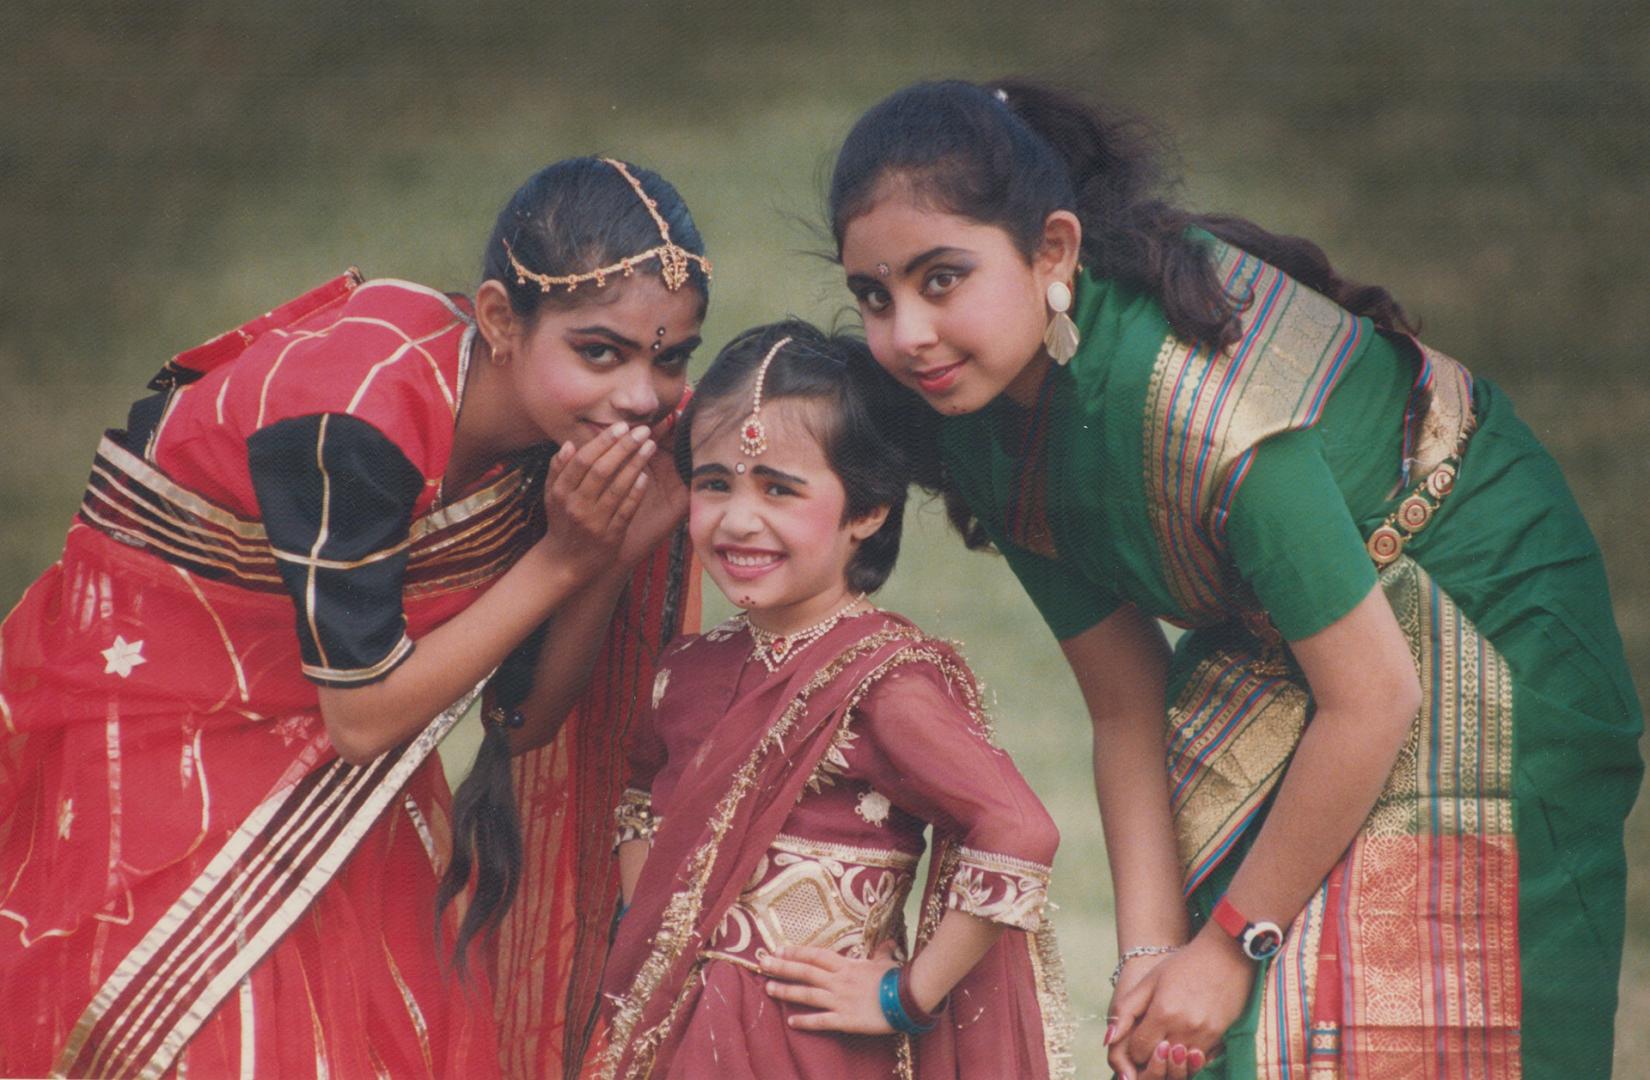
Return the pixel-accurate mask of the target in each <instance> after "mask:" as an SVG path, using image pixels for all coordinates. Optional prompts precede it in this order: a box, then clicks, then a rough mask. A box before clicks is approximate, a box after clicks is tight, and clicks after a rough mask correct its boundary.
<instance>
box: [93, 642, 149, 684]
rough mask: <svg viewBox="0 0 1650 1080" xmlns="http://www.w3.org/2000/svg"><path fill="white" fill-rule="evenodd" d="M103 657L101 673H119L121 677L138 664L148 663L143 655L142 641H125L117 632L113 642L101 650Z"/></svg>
mask: <svg viewBox="0 0 1650 1080" xmlns="http://www.w3.org/2000/svg"><path fill="white" fill-rule="evenodd" d="M103 659H104V665H103V674H105V675H119V676H120V677H121V678H123V679H124V678H126V677H128V676H130V675H131V674H132V669H133V668H135V667H137V666H138V665H139V664H146V663H148V661H147V660H146V659H144V656H143V642H141V641H127V640H126V639H125V638H124V637H121V636H120V635H119V634H116V635H115V643H114V644H113V645H111V646H109V647H108V648H107V649H104V650H103Z"/></svg>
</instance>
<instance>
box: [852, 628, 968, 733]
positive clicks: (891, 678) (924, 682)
mask: <svg viewBox="0 0 1650 1080" xmlns="http://www.w3.org/2000/svg"><path fill="white" fill-rule="evenodd" d="M879 615H881V617H882V618H883V619H884V620H885V623H884V625H883V626H881V627H878V628H877V629H892V628H896V627H898V628H903V629H905V630H908V631H910V632H912V636H911V637H910V639H909V640H908V641H907V642H906V643H905V644H904V645H903V646H902V647H901V648H900V649H899V650H898V651H897V652H895V653H894V654H893V655H892V656H890V657H889V658H888V660H887V662H886V663H884V664H882V665H881V666H880V667H878V668H877V670H876V671H875V672H873V673H872V675H871V676H870V678H868V679H867V680H866V683H865V687H864V689H863V693H862V696H861V701H863V702H864V703H865V704H866V705H867V706H869V707H871V708H873V709H874V708H875V707H876V706H877V705H878V704H883V705H886V704H890V703H896V702H897V703H903V704H904V705H907V706H910V705H914V704H917V703H918V702H922V701H927V702H938V701H940V700H944V701H947V702H950V703H952V704H954V705H957V706H961V707H963V708H965V709H967V710H969V711H974V712H977V711H979V710H980V707H981V706H980V684H979V679H978V678H977V677H976V676H975V674H974V671H973V669H972V668H970V667H969V666H968V661H967V660H966V659H965V658H964V657H963V654H962V651H961V648H960V647H959V646H958V645H957V644H956V643H955V642H950V641H946V640H944V639H942V638H937V637H933V636H931V635H929V634H926V633H923V632H922V631H921V630H920V629H919V628H918V627H917V626H916V625H915V624H913V623H912V622H911V621H910V620H908V619H906V618H904V617H903V616H900V615H895V614H893V613H891V612H881V613H879Z"/></svg>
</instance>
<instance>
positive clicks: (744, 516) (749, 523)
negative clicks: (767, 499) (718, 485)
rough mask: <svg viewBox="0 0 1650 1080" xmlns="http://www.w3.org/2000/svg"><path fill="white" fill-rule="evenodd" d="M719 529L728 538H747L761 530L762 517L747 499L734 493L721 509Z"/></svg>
mask: <svg viewBox="0 0 1650 1080" xmlns="http://www.w3.org/2000/svg"><path fill="white" fill-rule="evenodd" d="M720 525H721V529H720V530H719V531H720V532H721V533H722V535H723V536H725V537H727V538H728V539H729V540H748V539H750V538H751V537H752V536H755V535H756V534H757V533H758V532H761V531H762V518H761V516H760V515H758V514H757V513H756V510H755V507H753V506H752V505H751V502H750V500H749V499H747V498H744V497H743V496H742V495H741V494H739V493H735V494H733V495H731V496H730V497H729V498H728V501H727V504H726V505H725V507H724V508H723V510H722V520H721V522H720Z"/></svg>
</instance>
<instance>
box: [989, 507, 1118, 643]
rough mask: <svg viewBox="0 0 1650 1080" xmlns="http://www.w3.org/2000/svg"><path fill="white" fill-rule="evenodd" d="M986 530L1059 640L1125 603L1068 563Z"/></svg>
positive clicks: (1082, 628) (1082, 629) (1074, 633)
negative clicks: (1015, 543)
mask: <svg viewBox="0 0 1650 1080" xmlns="http://www.w3.org/2000/svg"><path fill="white" fill-rule="evenodd" d="M987 532H989V533H990V534H991V541H992V543H994V544H996V545H997V550H998V551H1000V552H1002V553H1003V558H1005V559H1007V560H1008V566H1009V569H1011V570H1013V571H1014V576H1015V577H1017V578H1019V579H1020V587H1021V588H1023V589H1025V591H1026V595H1027V596H1029V597H1031V602H1032V603H1033V604H1035V605H1036V606H1037V613H1038V614H1039V615H1041V616H1042V617H1043V621H1044V622H1045V623H1047V624H1048V628H1049V629H1050V630H1051V631H1053V632H1054V636H1055V638H1057V639H1058V640H1060V641H1064V640H1065V639H1067V638H1072V637H1076V636H1077V635H1078V634H1081V633H1082V632H1083V631H1084V630H1087V629H1088V628H1089V627H1091V626H1093V625H1095V624H1096V623H1098V622H1099V621H1100V620H1101V619H1104V618H1105V617H1106V616H1107V615H1110V614H1111V613H1112V612H1114V611H1116V610H1117V608H1118V606H1119V605H1120V604H1121V603H1122V599H1121V598H1120V597H1118V596H1117V595H1116V594H1115V593H1113V592H1112V591H1111V590H1110V589H1107V588H1104V587H1103V586H1101V585H1099V584H1097V583H1096V582H1094V581H1091V580H1090V579H1089V578H1088V577H1086V576H1084V575H1083V574H1082V573H1081V572H1079V571H1078V570H1077V569H1076V568H1075V567H1073V566H1071V565H1070V564H1069V563H1064V562H1061V561H1060V560H1058V559H1050V558H1048V557H1047V556H1043V555H1038V554H1036V553H1035V552H1032V551H1028V550H1026V549H1025V548H1022V547H1018V546H1016V545H1014V544H1011V543H1009V542H1008V540H1007V539H1005V538H1004V537H1002V536H1001V535H999V534H998V533H997V531H996V530H994V529H990V528H988V529H987Z"/></svg>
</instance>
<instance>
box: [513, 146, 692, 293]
mask: <svg viewBox="0 0 1650 1080" xmlns="http://www.w3.org/2000/svg"><path fill="white" fill-rule="evenodd" d="M601 160H602V161H603V162H605V163H606V164H608V165H611V166H613V167H614V168H615V169H617V170H618V171H619V175H620V176H622V177H624V178H625V180H626V182H628V183H629V184H630V187H631V190H633V191H634V192H636V197H637V198H638V199H640V200H642V205H643V206H645V207H646V208H647V212H648V214H649V215H650V216H651V217H652V218H653V224H655V225H657V226H658V227H659V239H660V240H662V241H664V242H663V243H662V244H659V245H657V246H656V247H650V248H648V249H647V250H646V251H643V252H639V253H638V254H635V255H627V256H625V257H624V258H622V259H620V260H619V261H618V262H616V263H611V264H609V265H607V266H598V267H597V268H596V269H594V270H586V271H585V272H584V273H582V274H563V275H560V276H557V275H553V274H541V273H538V272H537V271H534V270H529V269H527V267H525V266H523V265H522V264H521V260H520V259H518V258H516V253H515V250H514V249H513V248H511V247H510V241H508V240H506V241H504V254H505V255H507V256H509V258H510V267H511V268H512V269H513V270H515V272H516V283H517V284H518V285H525V284H527V282H528V281H536V282H538V286H539V291H540V292H549V291H550V290H551V289H552V288H554V287H555V286H557V285H565V286H567V291H568V292H572V291H573V290H574V289H577V288H578V287H579V283H580V282H582V281H594V282H595V283H596V288H598V289H600V288H602V287H603V286H605V285H606V284H607V279H608V277H609V276H611V275H613V274H621V275H623V276H624V277H630V276H631V275H632V274H633V273H634V272H635V269H636V267H637V266H638V265H640V264H641V263H645V262H647V261H648V260H649V259H658V260H659V276H660V277H661V278H663V279H664V282H665V288H667V289H669V290H670V291H671V292H675V291H676V290H677V289H680V288H681V287H682V286H683V285H685V284H687V280H688V269H689V267H690V266H691V265H692V264H693V263H698V264H699V268H700V269H701V270H703V271H704V272H705V280H706V281H709V280H710V260H709V259H707V258H705V257H704V256H703V255H696V254H694V253H693V252H691V251H689V250H688V249H687V248H685V247H683V246H681V245H680V244H678V243H676V242H675V241H674V240H672V239H671V238H670V225H669V224H668V223H667V222H666V221H665V219H664V215H662V214H660V213H659V203H658V200H656V199H654V198H652V197H651V196H649V195H648V193H647V192H646V191H644V190H642V183H641V181H640V180H637V179H636V178H635V177H634V176H632V175H631V174H630V170H629V169H628V168H626V167H625V163H624V162H622V161H617V160H615V159H613V158H602V159H601Z"/></svg>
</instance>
